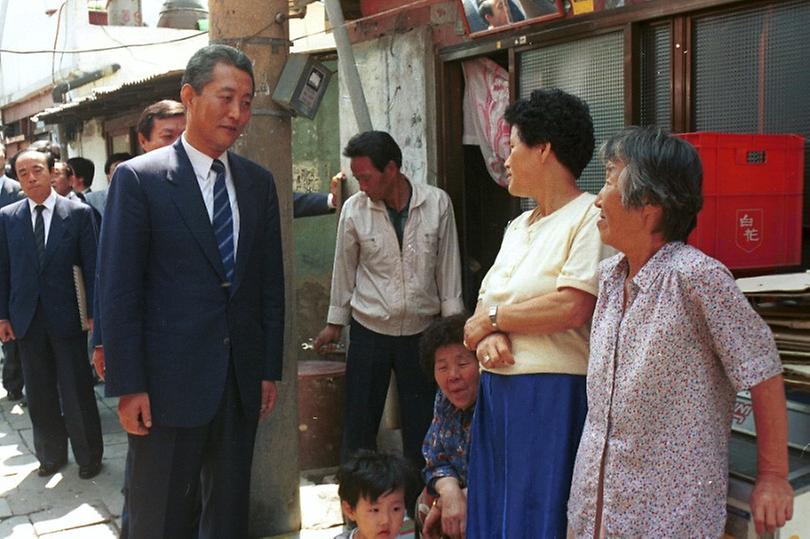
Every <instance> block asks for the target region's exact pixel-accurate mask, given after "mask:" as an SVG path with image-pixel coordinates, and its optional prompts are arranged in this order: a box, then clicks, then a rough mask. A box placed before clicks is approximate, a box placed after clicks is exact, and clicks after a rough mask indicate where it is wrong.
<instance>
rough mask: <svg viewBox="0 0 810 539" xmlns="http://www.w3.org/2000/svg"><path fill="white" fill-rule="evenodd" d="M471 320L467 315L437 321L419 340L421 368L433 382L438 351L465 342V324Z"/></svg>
mask: <svg viewBox="0 0 810 539" xmlns="http://www.w3.org/2000/svg"><path fill="white" fill-rule="evenodd" d="M468 318H469V315H467V314H465V313H460V314H454V315H453V316H447V317H444V318H437V319H435V320H434V321H433V322H432V323H431V324H430V326H428V328H427V329H426V330H425V332H424V333H422V336H421V337H420V338H419V366H420V367H422V370H423V371H424V372H425V374H426V375H427V376H428V377H429V378H430V379H431V380H432V379H433V367H434V364H435V363H436V350H438V349H439V348H441V347H442V346H447V345H448V344H462V343H463V342H464V323H465V322H466V321H467V319H468Z"/></svg>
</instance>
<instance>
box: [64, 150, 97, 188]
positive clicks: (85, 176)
mask: <svg viewBox="0 0 810 539" xmlns="http://www.w3.org/2000/svg"><path fill="white" fill-rule="evenodd" d="M67 163H68V165H70V168H71V169H72V170H73V175H74V176H76V177H77V178H81V179H82V185H84V187H85V189H86V188H88V187H90V185H91V184H92V183H93V176H95V174H96V165H94V164H93V162H92V161H90V160H89V159H85V158H84V157H71V158H70V159H68V160H67Z"/></svg>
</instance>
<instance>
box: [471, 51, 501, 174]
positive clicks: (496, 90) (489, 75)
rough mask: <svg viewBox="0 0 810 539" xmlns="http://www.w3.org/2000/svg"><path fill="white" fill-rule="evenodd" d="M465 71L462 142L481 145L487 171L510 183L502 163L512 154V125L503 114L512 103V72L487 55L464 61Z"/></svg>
mask: <svg viewBox="0 0 810 539" xmlns="http://www.w3.org/2000/svg"><path fill="white" fill-rule="evenodd" d="M461 67H462V69H463V70H464V82H465V88H464V135H463V138H462V142H463V143H464V144H471V145H474V146H479V147H480V148H481V155H482V156H483V157H484V163H486V166H487V170H488V171H489V174H490V175H491V176H492V179H493V180H495V183H497V184H498V185H500V186H501V187H506V186H507V183H508V182H507V180H506V171H505V169H504V166H503V163H504V161H505V160H506V158H507V157H508V156H509V126H508V125H507V123H506V121H505V120H504V119H503V113H504V111H505V110H506V107H507V106H508V105H509V73H508V72H507V71H506V70H505V69H504V68H502V67H501V66H499V65H498V64H497V63H495V62H493V61H492V60H490V59H488V58H476V59H475V60H467V61H465V62H462V64H461Z"/></svg>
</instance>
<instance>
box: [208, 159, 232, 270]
mask: <svg viewBox="0 0 810 539" xmlns="http://www.w3.org/2000/svg"><path fill="white" fill-rule="evenodd" d="M211 170H213V171H214V172H215V173H216V175H217V179H216V181H215V182H214V218H213V220H212V221H211V224H212V225H213V226H214V236H215V237H216V239H217V246H218V247H219V256H220V257H221V258H222V265H223V266H224V267H225V278H226V279H228V282H229V283H231V282H233V271H234V251H233V213H232V212H231V200H230V198H229V197H228V189H227V187H226V186H225V165H223V164H222V161H220V160H219V159H214V162H213V163H212V164H211Z"/></svg>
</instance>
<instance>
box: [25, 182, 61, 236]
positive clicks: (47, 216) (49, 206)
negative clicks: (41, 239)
mask: <svg viewBox="0 0 810 539" xmlns="http://www.w3.org/2000/svg"><path fill="white" fill-rule="evenodd" d="M57 196H59V195H57V194H56V191H54V190H53V189H51V194H50V195H48V198H46V199H45V201H44V202H42V205H43V206H45V209H44V210H42V220H43V222H44V223H45V245H48V233H49V232H50V230H51V218H52V217H53V208H54V206H56V197H57ZM37 206H39V204H37V203H36V202H34V201H33V200H31V199H30V198H29V199H28V208H29V209H30V210H31V226H32V227H36V226H37V210H36V207H37Z"/></svg>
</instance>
